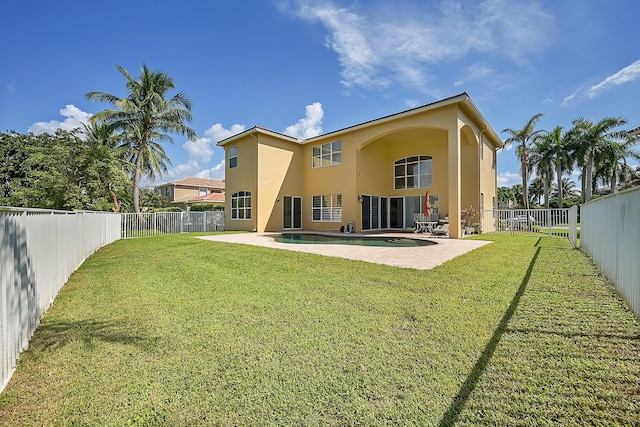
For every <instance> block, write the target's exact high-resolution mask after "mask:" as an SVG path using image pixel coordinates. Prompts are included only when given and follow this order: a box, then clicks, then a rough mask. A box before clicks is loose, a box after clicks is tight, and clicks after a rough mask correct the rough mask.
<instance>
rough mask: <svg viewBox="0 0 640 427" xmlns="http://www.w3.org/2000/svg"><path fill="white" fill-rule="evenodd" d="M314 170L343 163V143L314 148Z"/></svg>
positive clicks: (330, 143)
mask: <svg viewBox="0 0 640 427" xmlns="http://www.w3.org/2000/svg"><path fill="white" fill-rule="evenodd" d="M312 162H313V163H312V165H313V167H314V168H319V167H322V166H331V165H339V164H340V163H342V142H340V141H334V142H329V143H327V144H322V145H316V146H315V147H313V159H312Z"/></svg>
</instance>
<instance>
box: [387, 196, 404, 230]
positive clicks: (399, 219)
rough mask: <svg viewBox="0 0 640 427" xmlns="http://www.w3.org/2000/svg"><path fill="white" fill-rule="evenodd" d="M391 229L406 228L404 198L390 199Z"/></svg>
mask: <svg viewBox="0 0 640 427" xmlns="http://www.w3.org/2000/svg"><path fill="white" fill-rule="evenodd" d="M389 228H392V229H394V228H395V229H400V230H401V229H403V228H404V197H390V198H389Z"/></svg>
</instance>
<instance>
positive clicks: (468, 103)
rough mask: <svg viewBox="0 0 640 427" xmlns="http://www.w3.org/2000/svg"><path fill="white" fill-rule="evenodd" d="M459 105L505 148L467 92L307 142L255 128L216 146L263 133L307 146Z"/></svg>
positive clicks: (481, 128) (483, 131) (224, 140)
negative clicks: (309, 143)
mask: <svg viewBox="0 0 640 427" xmlns="http://www.w3.org/2000/svg"><path fill="white" fill-rule="evenodd" d="M457 103H461V104H462V105H464V106H465V107H466V109H467V111H468V112H470V113H471V114H472V116H473V117H474V118H475V119H476V120H477V121H479V122H480V125H481V126H480V130H481V133H484V134H486V135H487V136H488V137H489V138H490V139H491V140H492V141H493V144H494V145H495V146H496V147H498V148H502V147H503V145H504V144H503V142H502V140H501V139H500V137H499V136H498V134H497V132H496V131H495V130H494V129H493V128H492V127H491V125H490V124H489V122H488V121H487V120H486V119H485V118H484V116H483V115H482V113H481V112H480V110H479V109H478V107H477V106H476V105H475V104H474V103H473V101H472V100H471V98H470V97H469V95H468V94H467V93H466V92H462V93H460V94H458V95H455V96H452V97H450V98H445V99H442V100H440V101H435V102H432V103H430V104H426V105H423V106H420V107H416V108H412V109H410V110H406V111H402V112H400V113H396V114H391V115H388V116H384V117H380V118H378V119H374V120H370V121H367V122H364V123H360V124H357V125H353V126H349V127H346V128H344V129H339V130H336V131H333V132H328V133H325V134H322V135H318V136H315V137H313V138H309V139H305V140H301V139H297V138H293V137H291V136H289V135H284V134H282V133H280V132H275V131H272V130H269V129H265V128H262V127H259V126H254V127H253V128H251V129H248V130H246V131H244V132H241V133H238V134H236V135H232V136H230V137H229V138H226V139H223V140H222V141H220V142H218V143H217V144H216V145H218V146H224V145H227V144H229V143H231V142H233V141H236V140H237V139H239V138H242V137H244V136H246V135H251V134H255V133H262V134H270V135H273V136H278V137H280V138H284V139H288V140H289V141H291V142H296V143H298V144H306V143H308V142H313V141H315V140H317V139H320V138H324V137H326V136H327V135H336V136H338V135H340V134H342V133H346V132H351V131H354V130H357V129H360V128H364V127H367V126H371V125H374V124H380V123H384V122H387V121H390V120H396V119H399V118H401V117H406V116H411V115H413V114H418V113H421V112H424V111H429V110H433V109H436V108H442V107H445V106H447V105H453V104H457Z"/></svg>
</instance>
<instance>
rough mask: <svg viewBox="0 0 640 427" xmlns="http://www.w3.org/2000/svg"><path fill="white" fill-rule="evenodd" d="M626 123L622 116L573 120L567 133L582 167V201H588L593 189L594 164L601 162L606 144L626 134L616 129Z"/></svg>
mask: <svg viewBox="0 0 640 427" xmlns="http://www.w3.org/2000/svg"><path fill="white" fill-rule="evenodd" d="M626 123H627V121H626V120H625V119H623V118H622V117H605V118H604V119H602V120H600V121H599V122H597V123H595V122H593V121H591V120H589V119H585V118H579V119H576V120H574V121H573V128H572V129H571V130H570V131H569V132H568V133H567V138H568V139H569V141H571V142H570V144H571V146H572V151H573V154H574V155H575V157H576V159H577V162H578V166H580V167H581V168H582V201H583V202H588V201H589V200H591V196H592V194H593V190H594V188H593V187H594V180H593V176H594V175H595V173H596V170H595V166H596V165H597V164H599V163H601V156H602V155H603V153H604V152H606V151H607V146H609V145H611V144H613V143H614V142H616V141H617V140H618V139H620V138H622V137H624V135H625V134H626V133H625V132H623V131H620V130H618V128H619V127H620V126H623V125H625V124H626Z"/></svg>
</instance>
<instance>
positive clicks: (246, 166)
mask: <svg viewBox="0 0 640 427" xmlns="http://www.w3.org/2000/svg"><path fill="white" fill-rule="evenodd" d="M231 147H238V164H237V167H235V168H231V169H230V168H229V148H231ZM225 164H226V166H225V182H226V192H225V193H226V195H225V206H226V209H225V228H227V229H229V230H245V231H252V230H255V229H256V205H257V195H258V192H257V190H258V189H257V183H256V181H257V176H256V171H257V169H256V167H257V145H256V140H255V138H254V137H253V136H252V135H247V136H246V137H244V138H242V139H239V140H238V141H235V142H234V143H233V144H231V145H230V146H229V147H225ZM238 191H250V192H251V196H252V212H251V219H250V220H232V219H231V195H232V194H234V193H236V192H238Z"/></svg>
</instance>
